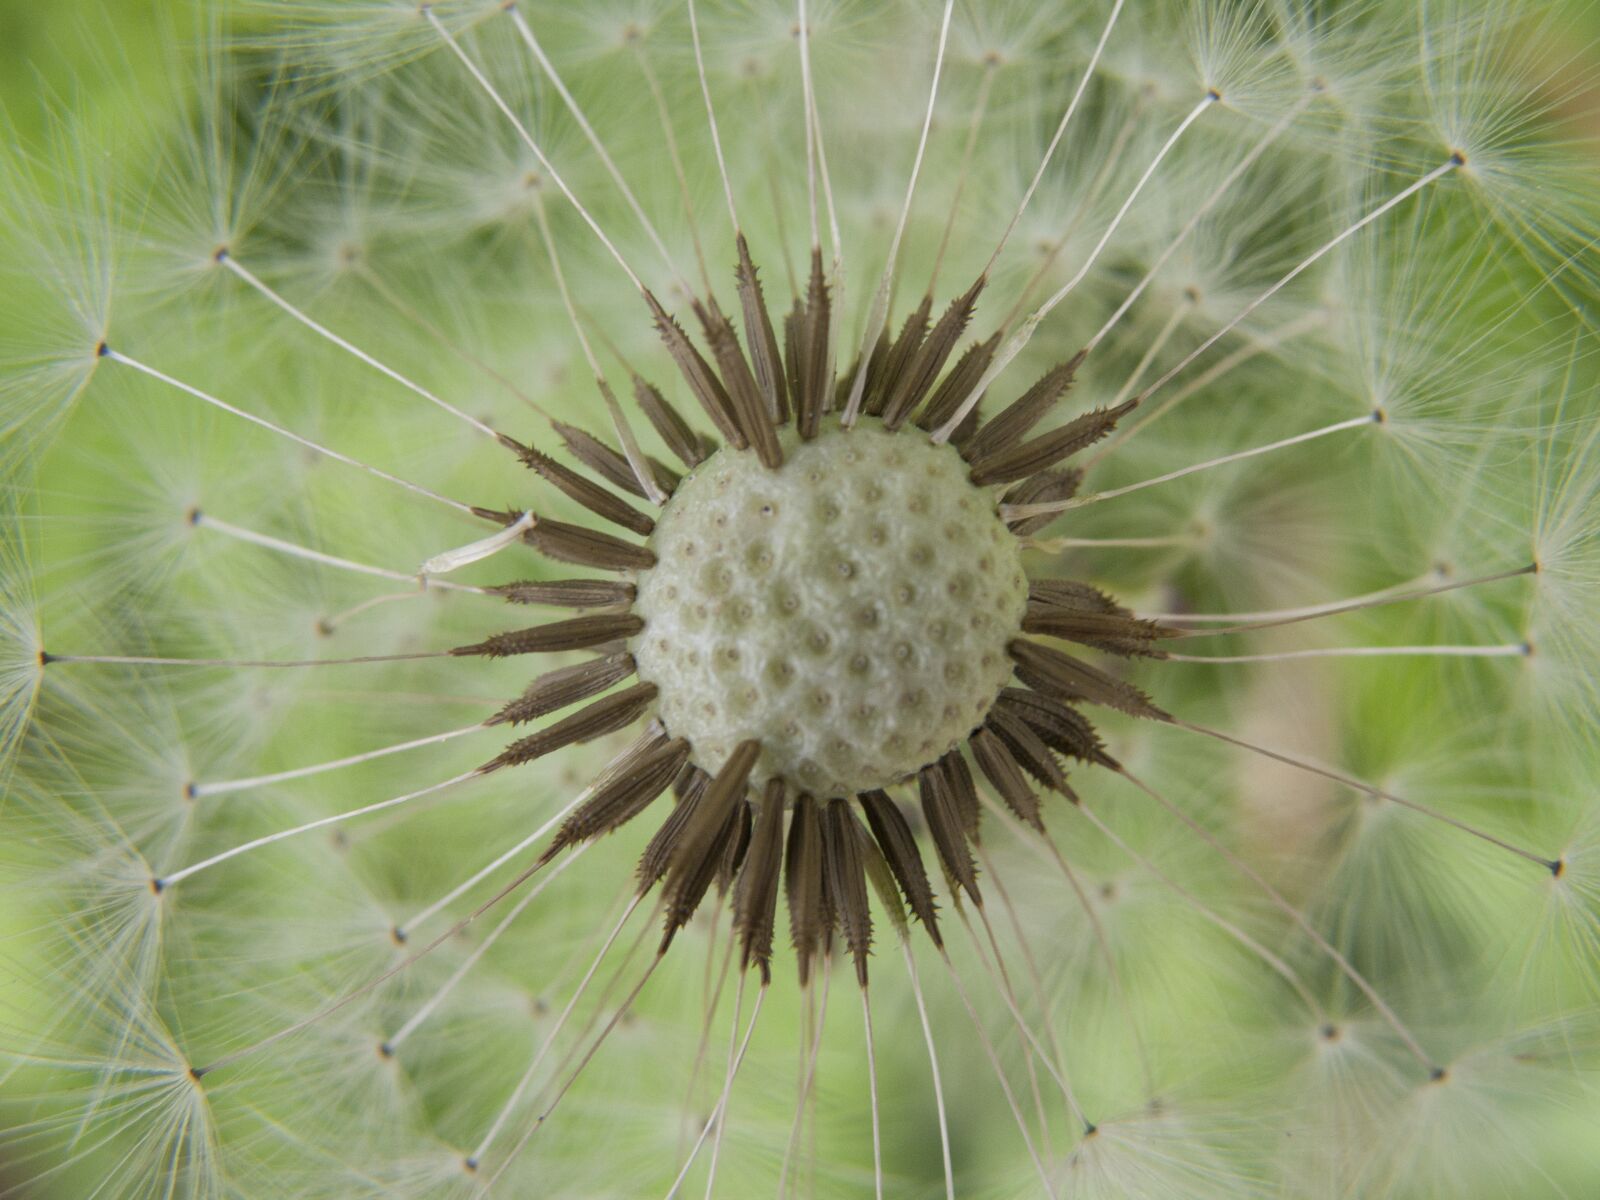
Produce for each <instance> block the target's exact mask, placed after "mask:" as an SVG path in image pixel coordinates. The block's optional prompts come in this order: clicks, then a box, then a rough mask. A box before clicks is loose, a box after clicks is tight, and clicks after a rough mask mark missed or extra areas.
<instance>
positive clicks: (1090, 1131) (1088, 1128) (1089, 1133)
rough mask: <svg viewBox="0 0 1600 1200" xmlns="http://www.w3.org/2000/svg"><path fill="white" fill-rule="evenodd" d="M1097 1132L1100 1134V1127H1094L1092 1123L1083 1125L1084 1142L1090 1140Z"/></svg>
mask: <svg viewBox="0 0 1600 1200" xmlns="http://www.w3.org/2000/svg"><path fill="white" fill-rule="evenodd" d="M1099 1132H1100V1126H1098V1125H1096V1124H1095V1123H1094V1122H1093V1121H1090V1122H1089V1123H1088V1124H1087V1125H1085V1126H1084V1127H1083V1136H1084V1140H1085V1141H1087V1140H1088V1139H1089V1138H1092V1137H1093V1136H1094V1135H1095V1134H1097V1133H1099Z"/></svg>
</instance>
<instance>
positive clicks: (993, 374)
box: [931, 92, 1221, 445]
mask: <svg viewBox="0 0 1600 1200" xmlns="http://www.w3.org/2000/svg"><path fill="white" fill-rule="evenodd" d="M1220 98H1221V97H1219V96H1218V95H1217V94H1216V93H1215V92H1207V93H1206V96H1205V98H1204V99H1203V100H1201V101H1200V103H1199V104H1196V105H1195V106H1194V107H1193V108H1192V109H1190V110H1189V113H1188V115H1187V116H1185V117H1184V118H1183V120H1182V121H1180V122H1179V123H1178V127H1177V128H1176V129H1174V130H1173V131H1172V133H1171V134H1170V135H1169V136H1168V138H1167V140H1166V141H1165V142H1163V143H1162V145H1161V148H1160V149H1159V150H1157V151H1156V153H1155V157H1153V158H1152V159H1151V160H1150V162H1149V164H1148V165H1147V166H1146V167H1145V169H1144V173H1143V174H1142V175H1140V176H1139V179H1138V182H1137V183H1135V184H1134V185H1133V188H1132V190H1130V191H1129V192H1128V196H1127V198H1126V199H1125V200H1124V201H1123V202H1122V207H1121V208H1119V209H1117V212H1116V215H1115V216H1113V217H1112V218H1111V221H1110V223H1109V224H1107V226H1106V228H1105V231H1104V232H1103V233H1102V234H1101V235H1100V240H1099V241H1098V242H1096V243H1095V245H1094V248H1093V249H1091V250H1090V251H1089V255H1088V257H1087V258H1086V259H1084V262H1083V265H1082V266H1081V267H1079V268H1078V271H1077V274H1075V275H1073V276H1072V278H1071V279H1069V280H1067V282H1066V283H1064V284H1062V285H1061V286H1060V287H1059V288H1057V289H1056V292H1055V294H1054V295H1052V296H1051V297H1050V298H1049V299H1048V300H1046V301H1045V302H1044V303H1043V304H1041V305H1040V306H1039V307H1038V308H1036V309H1034V310H1033V312H1031V313H1029V314H1028V317H1027V319H1026V320H1025V321H1023V323H1022V327H1021V328H1020V329H1018V330H1017V332H1016V333H1014V334H1012V335H1011V338H1010V340H1008V341H1007V342H1006V344H1005V345H1004V346H1003V347H1002V348H1001V350H1000V353H999V354H997V355H996V356H995V359H994V362H992V363H990V364H989V366H988V368H987V369H986V370H985V371H984V373H983V375H982V376H981V377H980V378H979V380H978V382H977V383H976V384H974V385H973V388H972V391H971V392H969V393H968V394H967V398H966V399H965V400H963V401H962V402H961V407H960V408H958V409H956V411H955V413H954V415H952V416H951V418H950V419H949V420H948V421H946V422H945V423H944V424H943V425H941V426H939V428H938V429H936V430H934V431H933V434H932V435H931V436H932V440H933V442H934V444H935V445H942V444H943V443H944V442H947V441H949V440H950V437H951V435H952V434H954V433H955V431H956V430H957V429H958V428H959V427H960V425H961V422H963V421H965V420H966V419H967V416H968V414H970V413H971V412H972V410H973V409H974V408H976V407H977V406H978V401H979V399H981V398H982V396H983V393H984V392H986V391H988V390H989V385H990V384H992V383H993V382H994V381H995V380H996V379H998V378H999V377H1000V373H1001V372H1002V371H1004V370H1005V369H1006V368H1007V367H1008V366H1010V365H1011V363H1012V360H1014V359H1015V358H1016V357H1017V355H1019V354H1021V353H1022V351H1023V349H1024V348H1025V347H1026V346H1027V345H1028V343H1029V342H1031V341H1032V340H1033V335H1034V333H1035V331H1036V330H1037V329H1038V328H1039V324H1040V322H1042V321H1043V320H1044V319H1045V318H1046V317H1047V316H1049V315H1050V313H1051V312H1053V311H1054V310H1055V308H1056V306H1057V305H1058V304H1060V303H1061V302H1062V301H1063V300H1065V299H1066V298H1067V297H1068V296H1069V295H1071V294H1072V293H1073V291H1075V290H1076V289H1077V286H1078V285H1079V284H1080V283H1082V282H1083V281H1084V279H1085V278H1087V276H1088V274H1089V272H1090V271H1091V270H1092V269H1093V268H1094V265H1095V263H1096V262H1098V261H1099V259H1100V255H1101V254H1102V253H1103V252H1104V250H1105V248H1106V247H1107V246H1108V245H1110V243H1111V239H1112V237H1113V236H1115V234H1116V232H1117V230H1118V229H1119V228H1120V227H1121V225H1122V222H1123V219H1124V218H1125V217H1126V216H1127V215H1128V213H1129V211H1130V210H1131V209H1132V208H1133V205H1134V202H1135V201H1136V200H1138V199H1139V195H1140V193H1142V192H1143V191H1144V189H1145V185H1146V184H1148V183H1149V182H1150V180H1151V179H1152V178H1153V177H1154V176H1155V173H1156V170H1157V169H1158V168H1159V167H1160V166H1161V164H1162V162H1163V161H1164V160H1165V159H1166V157H1167V155H1168V154H1170V153H1171V152H1172V148H1173V147H1174V146H1176V145H1177V144H1178V140H1179V139H1180V138H1182V137H1183V135H1184V134H1185V133H1187V132H1188V130H1189V127H1190V126H1191V125H1193V124H1194V123H1195V122H1196V121H1198V120H1199V119H1200V117H1201V116H1202V115H1203V114H1204V113H1205V112H1206V111H1207V110H1208V109H1210V108H1211V107H1212V106H1213V105H1214V104H1216V103H1217V101H1218V100H1219V99H1220Z"/></svg>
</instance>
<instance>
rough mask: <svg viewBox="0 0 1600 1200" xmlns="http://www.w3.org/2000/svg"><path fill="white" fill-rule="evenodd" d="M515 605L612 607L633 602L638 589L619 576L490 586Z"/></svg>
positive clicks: (544, 580) (528, 581)
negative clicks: (617, 577)
mask: <svg viewBox="0 0 1600 1200" xmlns="http://www.w3.org/2000/svg"><path fill="white" fill-rule="evenodd" d="M487 590H488V591H490V592H493V593H494V594H495V595H497V596H501V597H503V598H504V599H506V600H508V601H509V602H511V603H512V604H544V605H549V606H550V607H552V608H611V607H614V606H616V605H619V604H631V603H633V597H634V594H635V590H636V589H635V588H634V586H633V584H631V583H624V582H622V581H621V580H616V579H539V580H533V579H528V580H522V581H520V582H517V583H502V584H498V585H496V586H495V587H491V588H489V589H487Z"/></svg>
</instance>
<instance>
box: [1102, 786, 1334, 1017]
mask: <svg viewBox="0 0 1600 1200" xmlns="http://www.w3.org/2000/svg"><path fill="white" fill-rule="evenodd" d="M1077 808H1078V811H1079V812H1081V813H1082V814H1083V815H1084V816H1085V817H1086V818H1087V819H1088V821H1089V823H1090V824H1091V825H1093V826H1094V827H1095V828H1096V829H1098V830H1099V831H1100V832H1101V833H1103V834H1104V835H1105V836H1106V838H1107V839H1109V840H1110V842H1111V843H1112V845H1114V846H1116V847H1117V848H1118V849H1120V850H1121V851H1122V852H1123V853H1124V854H1126V855H1127V856H1128V857H1129V858H1130V859H1131V860H1132V861H1134V862H1136V863H1138V864H1139V866H1141V867H1143V868H1144V869H1145V870H1146V871H1148V872H1150V874H1151V875H1153V876H1155V878H1156V879H1158V880H1160V881H1161V883H1162V885H1163V886H1164V887H1166V888H1167V889H1168V890H1169V891H1170V892H1172V894H1173V895H1175V896H1177V897H1178V898H1179V899H1180V900H1182V901H1184V902H1185V903H1186V904H1188V905H1189V907H1190V908H1192V909H1194V910H1195V911H1196V912H1197V913H1199V914H1200V915H1201V916H1202V917H1204V918H1205V919H1206V920H1207V921H1210V922H1211V923H1212V924H1213V925H1215V926H1216V927H1217V928H1218V929H1220V930H1222V932H1223V933H1225V934H1227V935H1228V936H1229V937H1231V938H1232V939H1233V940H1234V941H1236V942H1238V943H1239V944H1240V945H1241V946H1243V947H1244V948H1245V949H1246V950H1248V951H1250V952H1251V953H1252V954H1254V955H1255V956H1256V957H1257V958H1259V959H1260V960H1261V961H1262V962H1264V963H1266V964H1267V966H1268V967H1270V968H1271V969H1272V970H1273V971H1274V972H1275V973H1276V974H1277V975H1278V976H1279V977H1280V978H1281V979H1283V981H1284V982H1285V983H1287V984H1288V985H1289V987H1290V988H1291V989H1292V990H1293V992H1294V994H1295V995H1296V996H1298V997H1299V998H1300V1002H1301V1003H1302V1004H1304V1005H1305V1006H1306V1011H1307V1012H1309V1013H1310V1014H1311V1016H1312V1019H1313V1020H1314V1021H1315V1022H1316V1023H1317V1024H1319V1025H1321V1024H1324V1023H1326V1021H1327V1014H1326V1013H1325V1012H1324V1011H1323V1008H1322V1005H1321V1004H1320V1003H1318V1001H1317V998H1316V997H1315V996H1313V995H1312V994H1311V989H1310V988H1308V987H1307V986H1306V985H1305V981H1304V980H1302V979H1301V978H1300V976H1299V975H1298V974H1297V973H1296V972H1295V970H1294V968H1293V967H1291V966H1290V965H1289V964H1288V963H1286V962H1284V961H1283V959H1282V958H1280V957H1278V955H1276V954H1274V953H1273V952H1272V951H1271V950H1268V949H1267V948H1266V947H1265V946H1263V945H1262V944H1261V943H1260V942H1258V941H1256V939H1255V938H1253V937H1251V936H1250V935H1249V934H1248V933H1246V932H1245V931H1244V930H1242V929H1240V928H1239V927H1238V926H1237V925H1235V924H1234V923H1233V922H1232V921H1229V920H1228V919H1227V918H1226V917H1224V916H1222V915H1221V914H1219V913H1218V912H1216V910H1214V909H1212V908H1211V907H1210V906H1208V905H1207V904H1206V903H1205V902H1204V901H1203V900H1200V899H1199V898H1198V897H1196V896H1195V894H1194V893H1193V892H1191V891H1189V890H1188V889H1187V888H1185V887H1184V886H1183V885H1182V884H1180V883H1179V882H1178V881H1177V880H1175V879H1173V878H1172V876H1170V875H1168V874H1167V873H1166V872H1165V871H1163V870H1162V869H1161V868H1160V867H1158V866H1156V864H1155V863H1154V862H1152V861H1151V860H1150V859H1148V858H1146V857H1145V856H1144V855H1143V854H1140V853H1139V852H1138V851H1137V850H1135V849H1134V848H1133V847H1132V846H1130V845H1128V843H1127V842H1126V841H1124V840H1123V839H1122V838H1121V837H1119V836H1118V834H1117V832H1116V831H1115V830H1114V829H1112V828H1111V827H1110V826H1109V825H1107V824H1106V823H1105V822H1104V821H1102V820H1101V819H1100V818H1099V817H1097V816H1095V814H1094V811H1093V810H1092V809H1090V808H1089V807H1088V806H1087V805H1085V804H1083V803H1081V801H1080V803H1079V804H1078V806H1077Z"/></svg>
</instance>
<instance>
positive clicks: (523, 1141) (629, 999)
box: [485, 954, 662, 1190]
mask: <svg viewBox="0 0 1600 1200" xmlns="http://www.w3.org/2000/svg"><path fill="white" fill-rule="evenodd" d="M661 960H662V956H661V955H660V954H657V955H656V956H655V957H654V958H653V959H651V960H650V965H649V966H648V967H646V968H645V971H644V974H643V975H642V976H640V978H639V982H638V983H636V984H634V985H633V989H632V990H631V991H629V993H628V994H627V996H625V997H624V998H623V1001H622V1003H621V1004H619V1005H618V1006H617V1009H616V1011H615V1012H614V1013H612V1014H611V1019H610V1020H609V1021H607V1022H606V1027H605V1028H604V1029H602V1030H601V1031H600V1033H599V1035H598V1036H597V1037H596V1038H595V1039H594V1041H593V1042H592V1043H591V1044H590V1046H589V1049H588V1050H587V1051H586V1052H585V1053H584V1056H583V1060H582V1061H581V1062H579V1063H578V1065H577V1067H576V1068H575V1069H574V1070H573V1072H572V1074H570V1075H569V1076H567V1078H566V1080H565V1081H563V1083H562V1084H561V1090H560V1091H558V1092H557V1093H556V1095H555V1098H554V1099H553V1100H551V1101H550V1107H549V1108H547V1109H545V1110H544V1112H542V1113H540V1114H539V1118H538V1120H536V1121H535V1122H534V1123H533V1124H532V1125H530V1126H529V1127H528V1129H527V1130H526V1131H525V1132H524V1133H523V1135H522V1137H521V1138H519V1139H518V1140H517V1144H516V1145H515V1146H514V1147H513V1148H512V1150H511V1153H510V1154H508V1155H507V1156H506V1160H505V1162H503V1163H501V1164H500V1166H499V1168H498V1169H497V1170H496V1171H495V1173H494V1175H492V1176H491V1177H490V1179H489V1181H488V1184H487V1186H486V1188H485V1190H487V1188H488V1187H493V1186H494V1182H495V1180H496V1179H498V1178H500V1176H501V1175H502V1174H503V1173H504V1172H505V1170H506V1169H507V1168H508V1167H510V1166H511V1164H512V1163H513V1162H514V1161H515V1160H516V1157H517V1155H518V1154H520V1153H522V1149H523V1147H524V1146H526V1145H527V1144H528V1142H529V1141H530V1140H531V1139H532V1138H533V1135H534V1134H536V1133H538V1132H539V1130H540V1129H542V1128H543V1127H544V1123H545V1122H546V1121H548V1120H549V1119H550V1114H552V1113H553V1112H555V1110H556V1106H557V1105H559V1104H560V1103H561V1101H562V1099H563V1097H565V1096H566V1094H567V1092H568V1091H569V1090H571V1088H572V1085H573V1084H574V1083H576V1082H578V1077H579V1076H580V1075H582V1074H583V1072H584V1071H585V1069H587V1068H588V1066H589V1063H590V1061H591V1060H592V1059H593V1058H594V1056H595V1055H596V1054H597V1053H598V1052H599V1050H600V1047H601V1046H602V1045H604V1044H605V1040H606V1038H608V1037H610V1036H611V1031H612V1030H613V1029H615V1028H616V1027H617V1022H618V1021H620V1020H622V1018H623V1016H624V1015H625V1014H626V1013H627V1012H628V1010H629V1009H630V1008H632V1007H633V1002H634V1001H635V1000H637V999H638V998H639V993H640V992H642V991H644V987H645V984H647V983H649V982H650V977H651V976H652V975H654V974H655V971H656V968H657V967H659V966H660V965H661Z"/></svg>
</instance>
